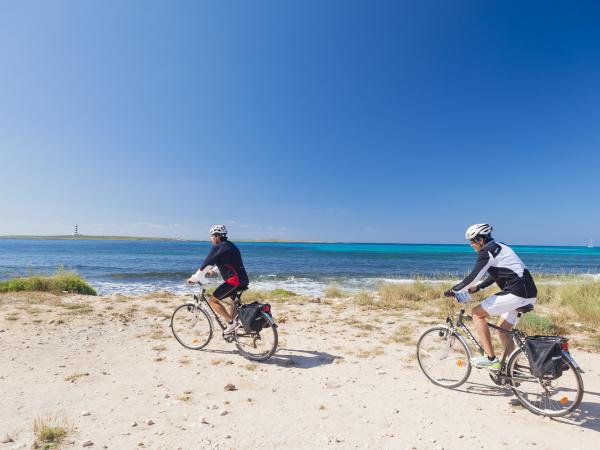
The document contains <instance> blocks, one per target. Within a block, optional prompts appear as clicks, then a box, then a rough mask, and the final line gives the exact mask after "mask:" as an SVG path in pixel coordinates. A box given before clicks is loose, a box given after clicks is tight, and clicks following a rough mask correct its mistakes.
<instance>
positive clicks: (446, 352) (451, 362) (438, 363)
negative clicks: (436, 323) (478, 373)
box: [417, 326, 471, 388]
mask: <svg viewBox="0 0 600 450" xmlns="http://www.w3.org/2000/svg"><path fill="white" fill-rule="evenodd" d="M470 356H471V353H470V352H469V349H468V347H467V343H466V342H465V340H464V339H463V338H462V337H461V336H460V335H458V334H457V333H455V332H451V331H450V330H448V328H447V327H442V326H440V327H433V328H430V329H429V330H427V331H425V333H423V334H422V335H421V337H420V338H419V342H417V361H418V362H419V367H421V370H422V371H423V373H424V374H425V376H426V377H427V378H429V380H430V381H431V382H432V383H433V384H437V385H438V386H442V387H445V388H455V387H457V386H460V385H461V384H463V383H464V382H465V381H467V379H468V378H469V375H470V374H471V362H470Z"/></svg>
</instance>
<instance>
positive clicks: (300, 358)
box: [199, 348, 343, 369]
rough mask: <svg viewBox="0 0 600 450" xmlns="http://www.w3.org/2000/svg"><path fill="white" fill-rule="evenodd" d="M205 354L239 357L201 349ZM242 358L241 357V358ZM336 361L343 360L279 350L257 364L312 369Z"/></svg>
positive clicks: (298, 351)
mask: <svg viewBox="0 0 600 450" xmlns="http://www.w3.org/2000/svg"><path fill="white" fill-rule="evenodd" d="M199 351H201V352H205V353H215V354H218V355H239V356H242V355H241V354H240V352H239V351H237V350H221V349H206V348H205V349H201V350H199ZM242 357H243V356H242ZM337 359H343V357H342V356H338V355H332V354H330V353H326V352H317V351H311V350H295V349H291V348H280V349H278V350H277V353H275V354H274V355H273V356H271V358H269V359H268V360H267V361H262V362H260V363H259V364H265V365H274V366H280V367H290V368H292V367H293V368H297V369H312V368H314V367H319V366H326V365H328V364H333V362H334V361H335V360H337Z"/></svg>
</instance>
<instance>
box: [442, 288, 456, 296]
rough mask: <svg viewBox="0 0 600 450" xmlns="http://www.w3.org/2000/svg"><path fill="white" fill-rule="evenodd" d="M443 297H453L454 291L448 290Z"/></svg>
mask: <svg viewBox="0 0 600 450" xmlns="http://www.w3.org/2000/svg"><path fill="white" fill-rule="evenodd" d="M444 297H454V291H453V290H452V289H448V290H447V291H446V292H444Z"/></svg>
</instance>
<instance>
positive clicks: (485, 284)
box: [475, 277, 496, 291]
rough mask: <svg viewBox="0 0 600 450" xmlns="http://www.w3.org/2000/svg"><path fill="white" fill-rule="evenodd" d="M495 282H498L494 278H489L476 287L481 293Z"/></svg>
mask: <svg viewBox="0 0 600 450" xmlns="http://www.w3.org/2000/svg"><path fill="white" fill-rule="evenodd" d="M495 282H496V280H494V279H493V278H492V277H487V278H486V279H485V280H483V281H482V282H481V283H479V284H478V285H477V286H475V288H476V289H477V290H478V291H480V290H482V289H485V288H486V287H488V286H491V285H492V284H494V283H495Z"/></svg>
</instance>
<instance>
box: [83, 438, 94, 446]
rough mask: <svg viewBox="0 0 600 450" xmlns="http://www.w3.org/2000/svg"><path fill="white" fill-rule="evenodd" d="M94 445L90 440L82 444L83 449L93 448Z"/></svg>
mask: <svg viewBox="0 0 600 450" xmlns="http://www.w3.org/2000/svg"><path fill="white" fill-rule="evenodd" d="M92 445H94V443H93V442H92V441H90V440H89V439H88V440H87V441H83V442H82V443H81V446H82V447H91V446H92Z"/></svg>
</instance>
